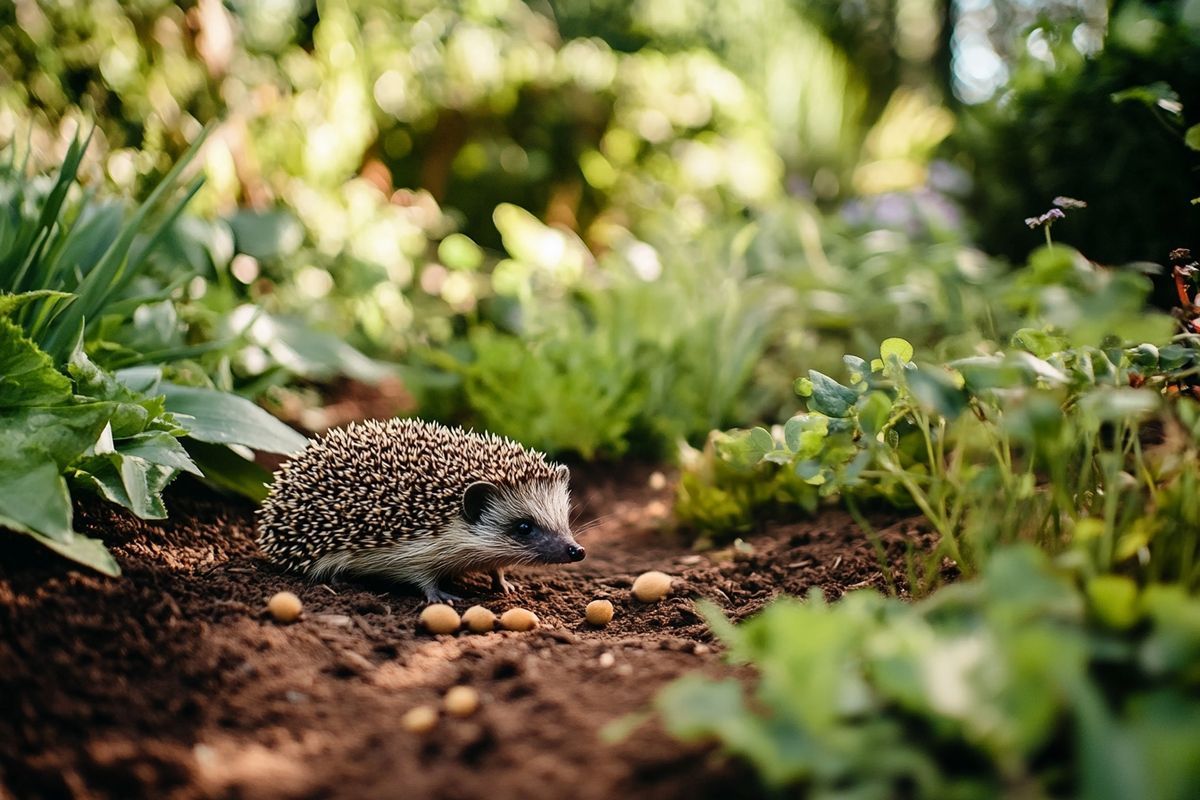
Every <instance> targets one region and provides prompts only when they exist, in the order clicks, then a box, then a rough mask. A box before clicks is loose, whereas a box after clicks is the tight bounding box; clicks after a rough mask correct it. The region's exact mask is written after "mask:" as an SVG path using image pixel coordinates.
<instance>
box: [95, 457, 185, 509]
mask: <svg viewBox="0 0 1200 800" xmlns="http://www.w3.org/2000/svg"><path fill="white" fill-rule="evenodd" d="M176 474H178V473H177V472H176V470H174V469H173V468H171V467H164V466H162V465H159V464H151V463H150V462H149V461H146V460H145V459H141V458H137V457H136V456H125V455H122V454H120V453H110V454H108V455H104V456H94V457H92V458H87V459H84V460H83V461H81V462H80V463H79V465H78V472H77V473H76V480H78V481H80V482H82V483H84V484H86V485H87V486H89V487H91V488H92V489H94V490H95V491H96V492H97V493H98V494H99V495H100V496H101V497H104V498H105V499H107V500H110V501H111V502H114V503H117V504H119V505H122V506H124V507H125V508H128V509H129V510H130V511H132V512H133V513H134V514H137V515H138V516H139V517H141V518H142V519H165V518H166V516H167V509H166V507H165V506H164V505H163V501H162V491H163V489H165V488H166V487H167V484H168V483H170V482H171V479H172V478H174V477H175V475H176Z"/></svg>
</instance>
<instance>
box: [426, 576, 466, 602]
mask: <svg viewBox="0 0 1200 800" xmlns="http://www.w3.org/2000/svg"><path fill="white" fill-rule="evenodd" d="M417 586H419V587H420V589H421V591H422V592H424V593H425V599H426V600H428V601H429V602H431V603H448V604H451V605H453V604H454V603H455V602H457V601H459V600H462V598H461V597H459V596H458V595H456V594H450V593H449V592H447V591H446V590H444V589H442V588H441V587H440V586H438V579H437V578H436V577H431V578H429V579H427V580H422V581H418V582H417Z"/></svg>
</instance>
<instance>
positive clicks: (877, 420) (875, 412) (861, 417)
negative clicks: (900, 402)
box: [858, 392, 892, 437]
mask: <svg viewBox="0 0 1200 800" xmlns="http://www.w3.org/2000/svg"><path fill="white" fill-rule="evenodd" d="M891 413H892V398H890V397H888V396H887V395H886V394H884V393H883V392H870V393H868V394H866V395H863V397H862V399H861V400H859V402H858V424H859V426H860V427H861V428H862V430H863V433H865V434H867V435H868V436H871V437H874V436H875V435H876V434H877V433H879V432H880V431H881V430H883V426H884V425H885V424H887V421H888V416H889V415H890V414H891Z"/></svg>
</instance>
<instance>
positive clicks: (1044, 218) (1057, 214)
mask: <svg viewBox="0 0 1200 800" xmlns="http://www.w3.org/2000/svg"><path fill="white" fill-rule="evenodd" d="M1066 216H1067V215H1066V214H1064V213H1063V212H1062V209H1059V208H1052V209H1050V210H1049V211H1047V212H1046V213H1045V214H1042V215H1041V216H1040V217H1026V218H1025V224H1026V225H1028V226H1029V227H1030V228H1040V227H1041V226H1043V225H1048V224H1050V223H1052V222H1054V220H1056V219H1065V218H1066Z"/></svg>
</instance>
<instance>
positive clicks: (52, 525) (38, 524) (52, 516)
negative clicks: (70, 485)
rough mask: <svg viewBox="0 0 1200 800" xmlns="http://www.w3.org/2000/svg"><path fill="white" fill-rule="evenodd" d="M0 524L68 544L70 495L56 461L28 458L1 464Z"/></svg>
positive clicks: (69, 534) (69, 537)
mask: <svg viewBox="0 0 1200 800" xmlns="http://www.w3.org/2000/svg"><path fill="white" fill-rule="evenodd" d="M0 525H4V526H6V527H9V528H12V529H13V530H18V531H21V532H23V533H37V534H41V535H42V536H43V537H45V538H47V539H53V540H54V541H57V542H61V543H64V544H65V543H67V542H68V541H69V540H70V539H71V537H72V536H73V535H74V531H73V529H72V528H71V496H70V494H68V493H67V483H66V481H64V480H63V477H62V473H61V470H59V467H58V464H55V463H54V462H53V461H51V460H49V459H46V460H41V461H37V460H34V459H31V460H30V461H29V462H26V463H24V464H8V465H4V466H3V467H0Z"/></svg>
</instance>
